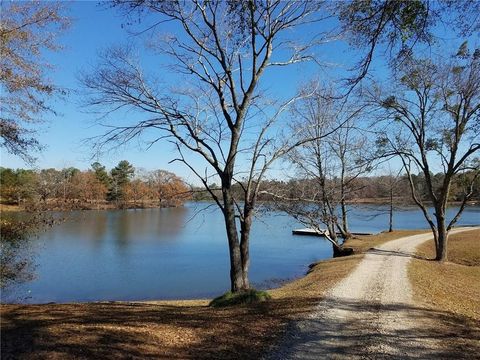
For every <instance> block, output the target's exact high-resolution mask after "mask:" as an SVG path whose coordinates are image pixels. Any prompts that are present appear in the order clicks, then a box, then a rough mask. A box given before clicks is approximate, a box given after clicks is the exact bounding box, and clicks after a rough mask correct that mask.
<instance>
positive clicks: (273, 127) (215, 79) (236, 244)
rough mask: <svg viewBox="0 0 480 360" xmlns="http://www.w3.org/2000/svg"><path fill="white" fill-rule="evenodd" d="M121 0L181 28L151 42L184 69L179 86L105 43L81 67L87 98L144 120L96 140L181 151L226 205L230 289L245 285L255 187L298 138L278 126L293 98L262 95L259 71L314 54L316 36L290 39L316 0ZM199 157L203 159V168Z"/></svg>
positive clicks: (314, 14)
mask: <svg viewBox="0 0 480 360" xmlns="http://www.w3.org/2000/svg"><path fill="white" fill-rule="evenodd" d="M117 5H121V6H122V8H123V9H126V10H127V11H128V12H130V13H131V11H134V10H139V11H142V12H143V14H145V15H153V17H154V18H155V21H156V25H154V26H153V27H152V29H154V28H157V27H158V26H159V24H161V23H162V22H164V21H172V22H175V23H176V24H177V25H178V28H176V30H178V31H179V33H177V34H173V35H170V36H168V37H167V38H166V39H163V40H164V41H162V39H159V40H156V41H155V43H154V45H152V47H153V48H154V50H156V51H160V52H161V53H162V54H163V55H167V56H168V57H170V59H172V62H171V63H170V65H171V68H173V70H175V71H176V72H177V73H179V74H183V75H185V76H184V78H183V79H182V82H183V86H179V85H178V83H179V82H178V78H177V84H175V86H173V87H170V88H162V87H161V86H160V85H159V83H158V82H156V81H155V78H154V77H153V76H148V75H146V74H145V72H144V71H143V70H142V69H141V66H140V65H139V63H138V62H137V61H136V60H135V59H134V57H133V56H132V51H131V50H132V49H131V48H112V49H110V50H109V51H107V52H106V53H104V55H103V57H102V58H101V62H100V64H99V66H98V68H97V69H96V70H95V71H94V72H93V73H92V74H90V75H85V76H84V77H83V83H84V85H85V87H86V88H87V89H88V90H89V91H90V96H89V100H88V103H89V105H92V106H99V107H105V106H107V107H108V110H107V111H115V110H117V111H118V110H122V109H124V110H131V111H133V113H134V114H135V117H136V118H137V119H138V118H141V120H139V121H132V123H131V124H127V125H122V124H120V123H119V122H117V123H115V124H114V125H112V128H111V129H110V131H108V132H107V133H106V134H105V135H104V136H103V137H102V138H100V139H97V140H98V143H99V144H100V145H105V144H112V143H125V142H126V141H129V140H131V139H133V138H135V137H137V136H140V135H146V136H148V135H150V134H151V136H153V138H150V141H151V142H150V143H151V144H153V143H155V142H156V141H160V140H162V139H166V140H167V141H170V142H172V143H173V144H174V146H175V148H176V150H177V152H178V157H177V158H176V159H175V160H174V161H179V162H182V163H183V164H185V165H186V166H187V167H188V168H189V169H190V170H191V171H192V172H193V173H194V174H196V175H197V177H198V178H199V179H200V181H201V182H202V183H203V185H204V186H205V188H206V189H207V191H208V192H209V193H210V195H211V197H212V198H213V200H214V201H215V203H216V204H217V205H218V206H219V208H220V209H221V211H222V214H223V217H224V221H225V229H226V234H227V239H228V245H229V254H230V280H231V290H232V291H233V292H237V291H241V290H244V289H248V288H249V281H248V270H249V237H250V229H251V226H252V217H253V214H254V209H255V205H256V198H257V194H258V192H259V189H260V185H261V182H262V179H263V178H264V176H265V174H266V171H267V170H268V168H269V167H270V165H271V164H272V162H273V161H275V160H276V159H277V158H279V157H280V156H282V155H283V154H285V153H288V152H289V151H290V150H291V149H292V148H293V147H294V146H295V145H296V144H295V143H294V141H293V140H292V139H294V138H295V137H292V136H285V134H284V133H282V130H281V127H278V126H277V125H278V122H279V121H281V120H282V119H284V116H283V114H284V113H285V110H286V109H287V108H288V107H289V106H290V104H291V103H292V102H294V101H295V98H291V99H286V100H284V101H281V100H276V101H272V100H268V99H267V98H266V97H264V96H262V95H263V93H262V91H261V89H260V87H259V86H260V80H261V79H262V76H263V75H264V73H265V71H266V70H267V69H269V68H271V67H280V68H281V67H285V66H289V65H291V64H295V63H300V62H303V61H306V60H309V59H310V58H311V56H310V53H309V49H310V48H311V46H313V45H314V43H313V42H312V43H310V42H308V41H306V42H304V43H299V42H298V41H296V40H295V41H294V40H292V39H294V38H295V35H296V34H295V29H296V28H297V27H299V26H300V25H302V24H306V23H309V22H312V21H318V20H319V13H318V9H319V8H320V7H321V5H322V3H321V2H297V1H245V2H235V1H231V2H230V1H228V2H224V1H191V2H190V1H187V2H180V1H165V2H156V1H140V0H138V1H118V2H117ZM149 130H154V131H155V132H148V131H149ZM187 152H188V154H187ZM194 156H196V158H194V159H193V160H192V157H194ZM197 159H201V160H202V161H204V163H206V166H205V168H203V170H202V169H201V168H200V167H199V166H198V160H197ZM214 181H220V184H221V196H219V195H218V193H217V192H215V191H214V189H212V188H211V187H210V185H209V184H211V183H212V182H214ZM235 184H238V186H239V187H240V188H241V189H242V196H241V197H238V196H237V197H236V196H235V194H234V191H233V186H234V185H235ZM237 219H238V220H239V223H240V229H238V227H237V223H236V220H237ZM238 230H240V231H238Z"/></svg>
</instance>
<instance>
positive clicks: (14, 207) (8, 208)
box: [0, 203, 23, 213]
mask: <svg viewBox="0 0 480 360" xmlns="http://www.w3.org/2000/svg"><path fill="white" fill-rule="evenodd" d="M22 210H23V209H22V208H21V207H20V206H18V205H10V204H2V203H0V213H1V212H4V211H5V212H8V211H22Z"/></svg>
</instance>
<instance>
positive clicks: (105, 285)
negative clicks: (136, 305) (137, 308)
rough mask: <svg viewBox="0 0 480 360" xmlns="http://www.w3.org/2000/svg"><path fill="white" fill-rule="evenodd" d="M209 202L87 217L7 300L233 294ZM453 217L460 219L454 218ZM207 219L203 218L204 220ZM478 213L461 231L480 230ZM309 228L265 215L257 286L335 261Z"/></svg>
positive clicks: (69, 224) (359, 212) (361, 217)
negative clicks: (298, 232)
mask: <svg viewBox="0 0 480 360" xmlns="http://www.w3.org/2000/svg"><path fill="white" fill-rule="evenodd" d="M207 205H208V204H206V203H188V204H186V205H185V206H184V207H180V208H171V209H145V210H113V211H78V212H70V213H66V214H62V216H67V219H66V221H64V222H62V223H61V224H60V225H58V226H55V227H53V228H51V229H49V230H48V231H47V232H45V233H42V234H41V235H40V236H39V237H38V238H34V239H32V240H31V242H32V249H30V250H31V251H32V256H33V259H34V261H35V263H36V267H35V279H34V280H33V281H30V282H27V283H23V284H17V285H15V286H13V287H11V288H9V289H6V290H5V291H3V292H2V295H1V296H2V302H22V303H46V302H72V301H75V302H85V301H101V300H150V299H179V298H185V299H189V298H201V297H212V296H216V295H219V294H221V293H223V292H224V291H226V290H228V288H229V278H228V274H229V262H228V248H227V242H226V237H225V230H224V224H223V221H222V217H221V214H220V212H219V211H218V210H216V209H215V208H213V207H212V208H210V209H207V210H205V211H203V212H200V213H198V214H197V212H198V211H199V210H200V209H202V208H205V207H207ZM380 209H381V207H378V206H377V207H374V208H372V206H370V207H369V208H357V209H352V210H351V212H350V226H351V229H352V230H353V231H359V232H360V231H361V232H364V231H365V232H379V231H383V230H385V229H386V228H387V227H388V220H387V215H386V214H383V215H379V216H376V217H372V215H374V214H378V210H380ZM453 210H454V209H452V211H451V212H450V214H451V213H453ZM195 214H197V215H195ZM479 222H480V207H478V206H477V207H468V208H467V209H466V210H465V212H464V214H463V217H462V219H461V221H460V222H459V224H478V223H479ZM298 227H303V226H301V225H298V224H297V223H295V221H293V220H291V219H290V218H288V217H285V216H280V215H278V214H271V213H270V214H264V215H262V216H260V217H259V218H258V219H256V221H255V223H254V226H253V229H252V236H251V269H250V279H251V282H252V283H253V285H254V286H256V287H257V288H268V287H275V286H278V285H279V284H280V283H281V282H282V281H285V280H289V279H293V278H296V277H299V276H301V275H303V274H304V273H305V272H306V270H307V267H308V265H309V264H310V263H312V262H314V261H317V260H319V259H325V258H329V257H331V256H332V249H331V246H330V245H329V244H328V243H327V242H326V241H325V240H322V239H321V238H318V237H309V236H293V235H292V234H291V230H292V229H293V228H298ZM395 227H396V228H411V229H413V228H426V227H427V226H426V223H425V220H424V219H423V216H422V214H421V213H420V211H418V210H417V209H415V208H410V209H408V210H406V211H401V212H396V214H395Z"/></svg>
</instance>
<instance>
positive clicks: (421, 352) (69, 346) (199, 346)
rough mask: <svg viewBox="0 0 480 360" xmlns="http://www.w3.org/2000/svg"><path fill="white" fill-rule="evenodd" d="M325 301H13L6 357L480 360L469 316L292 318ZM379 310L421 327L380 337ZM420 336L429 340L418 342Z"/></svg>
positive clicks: (354, 306) (6, 313)
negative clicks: (393, 355)
mask: <svg viewBox="0 0 480 360" xmlns="http://www.w3.org/2000/svg"><path fill="white" fill-rule="evenodd" d="M321 300H322V299H320V298H289V299H281V300H271V301H269V302H268V303H263V304H257V305H251V306H241V307H237V308H231V309H228V308H227V309H213V308H209V307H205V306H169V305H156V304H145V303H131V304H130V303H113V304H112V303H93V304H65V305H33V306H32V305H30V306H24V305H3V306H2V309H1V310H2V329H1V355H2V359H45V358H48V359H71V358H79V359H185V358H192V359H240V358H241V359H258V358H261V357H266V356H268V357H271V358H282V359H283V358H289V357H293V356H294V355H295V353H296V351H297V350H299V349H300V350H303V351H302V354H305V358H320V359H321V358H325V357H332V356H334V355H338V356H341V355H342V354H343V355H344V357H345V358H352V357H355V356H357V355H358V356H363V355H365V352H364V347H365V346H367V345H368V344H371V343H375V342H384V343H386V344H391V345H392V346H395V347H397V348H399V349H400V350H405V351H408V353H412V352H413V351H415V352H416V353H417V354H418V358H442V357H445V356H447V357H450V358H452V357H453V358H474V356H477V354H478V351H479V350H480V349H478V340H479V337H478V330H475V329H473V328H472V327H471V324H470V323H468V321H466V319H462V318H457V317H455V316H453V315H452V314H448V313H442V312H437V311H432V310H429V309H423V308H415V307H406V306H403V305H395V304H394V305H390V306H388V307H385V308H379V306H380V305H378V304H376V305H375V304H374V305H372V304H362V303H356V302H349V301H341V302H338V301H336V302H333V301H332V302H331V304H330V305H329V306H331V307H335V308H338V309H341V310H344V311H353V312H356V313H357V314H359V315H361V313H362V312H364V313H365V314H366V316H365V319H367V320H363V321H361V320H360V321H355V322H353V321H350V322H349V321H336V322H332V321H331V320H329V319H326V318H325V319H322V318H308V319H306V320H304V321H297V322H291V321H290V319H292V317H293V318H299V317H305V316H306V315H307V314H308V310H309V309H310V308H311V307H312V306H313V305H314V304H317V303H318V302H320V301H321ZM324 303H325V302H324ZM326 303H329V302H328V300H327V301H326ZM378 310H382V311H388V312H391V313H393V314H395V313H396V312H408V314H409V316H411V317H412V319H414V320H416V321H417V323H418V324H419V325H418V326H415V327H411V328H408V329H398V330H393V331H392V332H390V333H385V334H380V333H378V332H376V331H374V330H373V331H372V326H369V324H366V323H365V321H371V320H372V319H371V317H369V316H370V315H368V314H370V313H372V312H373V313H375V312H378ZM360 318H362V316H360ZM432 320H435V321H440V323H441V324H442V326H438V322H437V326H432V325H431V323H430V322H431V321H432ZM287 324H289V325H287ZM285 329H287V330H286V332H285ZM282 334H283V335H282ZM280 335H282V336H280ZM411 339H417V340H418V339H419V341H416V342H415V343H414V345H412V344H411V342H410V340H411ZM432 339H433V340H440V341H442V343H444V344H446V345H448V346H447V349H446V350H442V351H440V350H438V349H436V348H433V347H432V348H430V341H427V340H432ZM474 339H476V345H475V340H474ZM279 340H281V341H282V342H283V343H284V344H283V345H281V346H280V347H279V348H277V349H276V351H274V355H271V356H270V355H266V353H267V350H268V348H269V346H271V345H272V344H273V343H275V342H276V341H279ZM424 340H425V341H424ZM464 340H465V341H464ZM422 343H424V345H421V344H422ZM419 344H420V345H419ZM412 346H415V347H416V348H414V349H412ZM459 347H462V348H461V349H460V348H459ZM371 355H372V356H373V357H375V356H376V357H382V358H388V356H383V354H381V353H372V354H371ZM472 356H473V357H472Z"/></svg>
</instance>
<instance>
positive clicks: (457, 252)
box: [409, 230, 480, 321]
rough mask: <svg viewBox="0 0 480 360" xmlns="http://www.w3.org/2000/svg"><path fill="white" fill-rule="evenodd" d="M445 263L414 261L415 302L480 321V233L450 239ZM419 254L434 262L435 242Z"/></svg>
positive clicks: (410, 270)
mask: <svg viewBox="0 0 480 360" xmlns="http://www.w3.org/2000/svg"><path fill="white" fill-rule="evenodd" d="M448 249H449V252H448V259H449V261H448V262H446V263H439V262H436V261H429V260H422V259H414V260H413V261H412V262H411V264H410V267H409V277H410V281H411V283H412V286H413V289H414V295H415V299H416V300H417V301H419V302H421V303H422V304H425V305H426V306H430V307H434V308H437V309H439V310H444V311H449V312H452V313H455V314H458V315H459V316H465V317H468V318H471V319H475V320H477V321H478V320H480V303H479V299H480V230H472V231H467V232H463V233H459V234H454V235H451V236H450V238H449V245H448ZM417 254H418V255H420V256H422V257H425V258H426V259H432V258H433V257H434V256H435V248H434V244H433V241H428V242H426V243H424V244H423V245H422V246H420V247H419V248H418V249H417Z"/></svg>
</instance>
